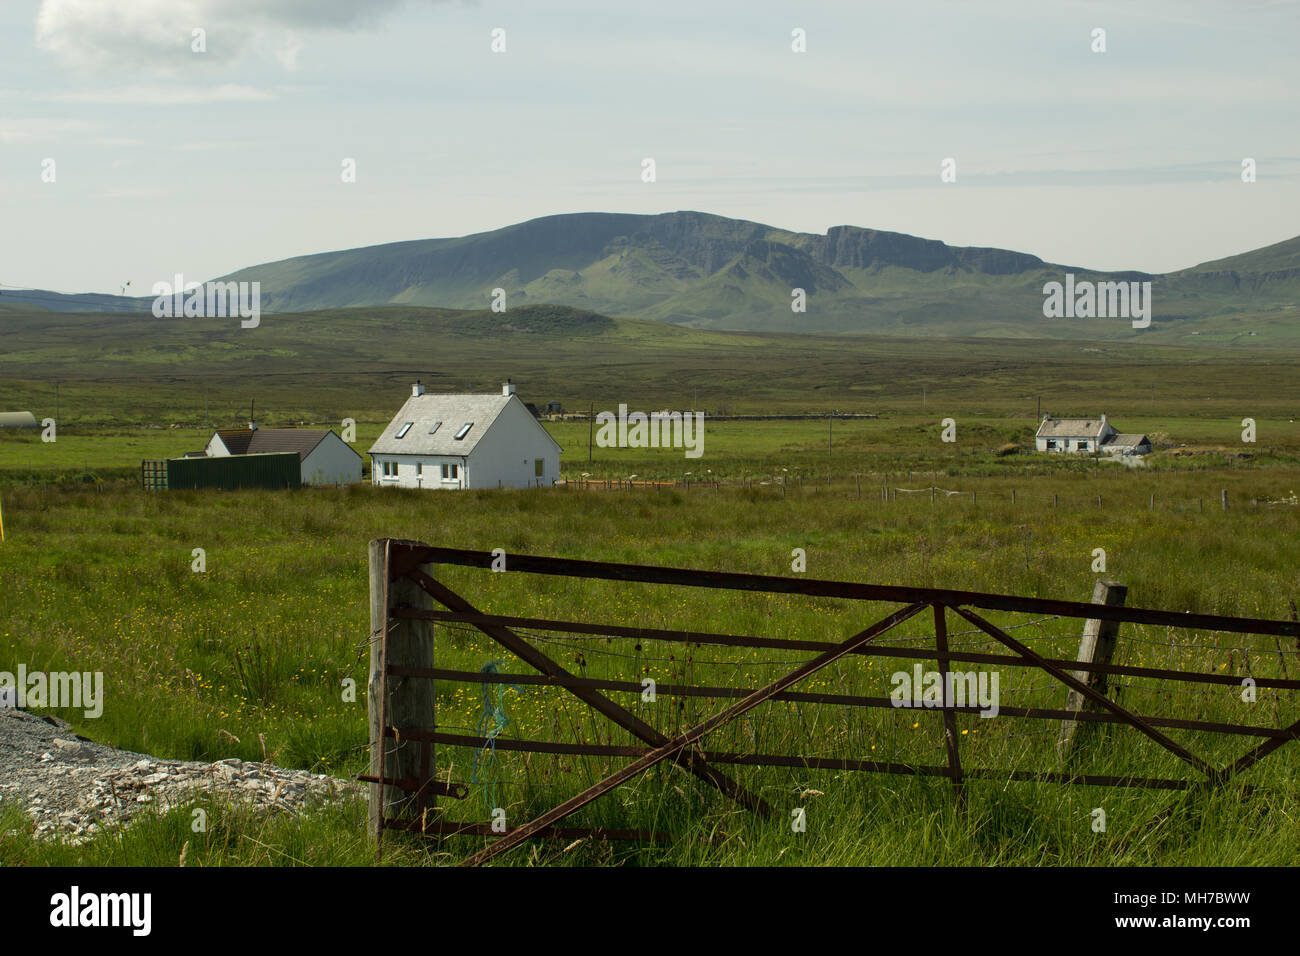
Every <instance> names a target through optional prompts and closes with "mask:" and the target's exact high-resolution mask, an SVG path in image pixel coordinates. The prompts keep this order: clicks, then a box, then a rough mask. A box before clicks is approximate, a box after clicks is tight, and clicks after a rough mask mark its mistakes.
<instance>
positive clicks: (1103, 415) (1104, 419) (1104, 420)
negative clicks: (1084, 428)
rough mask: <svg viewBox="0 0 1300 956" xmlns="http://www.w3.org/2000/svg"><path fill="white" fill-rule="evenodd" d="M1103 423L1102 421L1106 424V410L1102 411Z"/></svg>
mask: <svg viewBox="0 0 1300 956" xmlns="http://www.w3.org/2000/svg"><path fill="white" fill-rule="evenodd" d="M1101 423H1102V424H1103V425H1105V424H1106V413H1105V412H1102V413H1101Z"/></svg>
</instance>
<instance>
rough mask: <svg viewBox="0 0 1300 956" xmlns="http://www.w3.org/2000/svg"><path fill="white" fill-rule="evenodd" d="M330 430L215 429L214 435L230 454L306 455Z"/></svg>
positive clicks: (299, 457)
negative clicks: (292, 453)
mask: <svg viewBox="0 0 1300 956" xmlns="http://www.w3.org/2000/svg"><path fill="white" fill-rule="evenodd" d="M329 433H330V430H329V429H328V428H257V429H248V428H218V429H217V435H218V436H220V438H221V442H222V444H223V445H225V446H226V450H227V451H229V452H230V453H231V454H232V455H273V454H276V453H282V452H294V453H296V454H297V455H298V460H299V461H302V459H304V458H306V457H307V456H308V455H310V454H311V453H312V449H314V448H315V447H316V446H317V445H319V444H320V443H321V442H322V441H324V440H325V436H326V435H328V434H329Z"/></svg>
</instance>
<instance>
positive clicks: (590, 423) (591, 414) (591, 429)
mask: <svg viewBox="0 0 1300 956" xmlns="http://www.w3.org/2000/svg"><path fill="white" fill-rule="evenodd" d="M595 434H596V403H595V402H592V403H591V410H590V411H588V412H587V464H589V465H590V464H591V448H592V446H593V445H594V444H595V443H596V442H595V437H594V436H595Z"/></svg>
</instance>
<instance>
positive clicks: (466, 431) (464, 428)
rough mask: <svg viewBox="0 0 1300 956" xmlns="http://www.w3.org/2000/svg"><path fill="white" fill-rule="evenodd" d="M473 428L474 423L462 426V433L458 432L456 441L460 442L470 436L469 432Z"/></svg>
mask: <svg viewBox="0 0 1300 956" xmlns="http://www.w3.org/2000/svg"><path fill="white" fill-rule="evenodd" d="M473 427H474V423H473V422H466V423H465V424H464V425H461V426H460V431H458V432H456V436H455V438H456V441H460V440H461V439H462V438H464V437H465V436H466V435H468V434H469V430H470V429H471V428H473Z"/></svg>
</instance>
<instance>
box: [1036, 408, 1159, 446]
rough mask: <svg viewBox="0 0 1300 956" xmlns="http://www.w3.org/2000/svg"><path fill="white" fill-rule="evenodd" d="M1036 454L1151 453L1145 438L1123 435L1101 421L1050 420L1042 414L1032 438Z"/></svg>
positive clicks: (1104, 417)
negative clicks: (1046, 452)
mask: <svg viewBox="0 0 1300 956" xmlns="http://www.w3.org/2000/svg"><path fill="white" fill-rule="evenodd" d="M1034 447H1035V449H1036V450H1038V451H1056V452H1083V453H1085V454H1086V453H1093V454H1114V455H1145V454H1148V453H1150V451H1151V440H1150V439H1149V438H1147V436H1146V435H1125V434H1121V433H1120V432H1117V431H1116V430H1115V428H1114V426H1113V425H1111V423H1110V422H1108V421H1107V420H1106V416H1105V414H1103V415H1102V416H1101V418H1052V417H1051V416H1050V415H1044V416H1043V420H1042V422H1041V423H1040V424H1039V426H1038V431H1037V433H1036V434H1035V435H1034Z"/></svg>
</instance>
